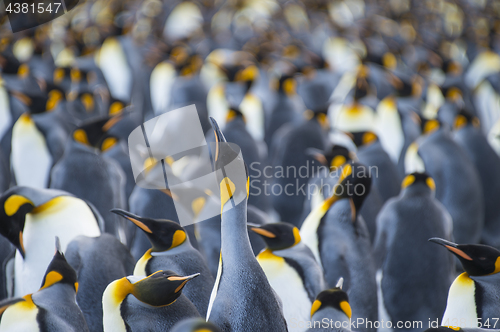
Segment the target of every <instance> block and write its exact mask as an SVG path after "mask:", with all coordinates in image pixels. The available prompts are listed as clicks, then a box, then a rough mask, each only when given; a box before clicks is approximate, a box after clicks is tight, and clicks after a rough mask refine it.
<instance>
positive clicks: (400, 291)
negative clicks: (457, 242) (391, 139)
mask: <svg viewBox="0 0 500 332" xmlns="http://www.w3.org/2000/svg"><path fill="white" fill-rule="evenodd" d="M434 190H435V184H434V182H433V180H432V178H430V177H428V176H427V175H426V174H422V173H413V174H410V175H408V176H407V177H406V178H405V180H404V181H403V191H402V193H401V194H400V196H398V197H395V198H393V199H391V200H389V201H388V202H387V204H386V205H384V207H383V208H382V210H381V211H380V214H379V215H378V217H377V236H376V242H375V246H374V256H375V259H376V260H377V265H378V266H377V268H378V272H377V276H378V277H379V279H380V277H381V280H379V279H377V282H378V285H377V286H378V288H379V292H380V294H381V295H382V296H381V298H382V304H383V308H384V309H385V311H386V312H387V314H388V316H389V317H388V318H389V319H390V320H391V321H392V322H393V326H394V325H395V322H397V321H428V320H429V319H431V320H432V321H434V320H436V319H437V318H440V317H442V314H443V312H444V309H445V307H446V297H447V289H448V288H449V286H450V284H451V280H452V275H453V274H452V273H453V270H454V264H453V261H452V260H450V257H447V256H446V255H442V254H441V255H438V254H439V253H436V252H435V248H432V247H430V246H429V245H428V243H427V239H428V238H429V237H431V236H433V234H441V235H440V236H441V237H443V238H446V239H450V238H451V237H452V230H453V223H452V220H451V216H450V215H449V213H448V212H447V211H446V209H445V208H444V207H443V206H442V204H441V203H439V202H438V201H437V200H436V199H435V198H434ZM406 262H410V263H409V264H407V263H406ZM418 262H421V263H418ZM424 267H425V268H424ZM429 297H432V298H433V301H431V302H428V301H427V298H429ZM380 312H382V310H381V308H379V313H380ZM380 315H381V314H380Z"/></svg>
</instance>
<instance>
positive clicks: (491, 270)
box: [429, 238, 500, 328]
mask: <svg viewBox="0 0 500 332" xmlns="http://www.w3.org/2000/svg"><path fill="white" fill-rule="evenodd" d="M429 241H432V242H434V243H437V244H440V245H442V246H444V247H445V248H446V249H448V250H449V251H450V252H451V253H452V254H454V255H455V256H456V257H458V259H459V261H460V263H461V264H462V268H463V269H464V271H465V272H464V273H462V274H460V275H459V276H458V277H457V278H456V279H455V281H453V283H452V284H451V286H450V290H449V293H448V303H447V305H446V310H445V312H444V315H443V319H442V320H441V322H440V324H441V325H444V326H460V327H479V323H481V326H482V327H491V328H494V327H495V325H496V322H497V321H498V305H497V304H498V297H499V296H500V287H499V286H498V285H499V278H500V273H498V272H500V267H499V264H498V262H499V261H500V260H499V258H500V251H499V250H497V249H495V248H493V247H490V246H486V245H481V244H455V243H453V242H450V241H446V240H444V239H440V238H431V239H429ZM485 324H488V325H485Z"/></svg>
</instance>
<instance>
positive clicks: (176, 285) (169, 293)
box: [130, 270, 200, 307]
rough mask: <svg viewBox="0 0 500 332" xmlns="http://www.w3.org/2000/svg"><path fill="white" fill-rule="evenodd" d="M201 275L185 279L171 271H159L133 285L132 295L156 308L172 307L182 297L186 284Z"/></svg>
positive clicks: (193, 275) (197, 274)
mask: <svg viewBox="0 0 500 332" xmlns="http://www.w3.org/2000/svg"><path fill="white" fill-rule="evenodd" d="M199 275H200V274H199V273H196V274H192V275H189V276H186V277H183V276H180V275H178V274H176V273H175V272H172V271H169V270H166V271H157V272H155V273H153V274H151V275H150V276H148V277H145V278H144V279H141V280H139V281H137V282H135V283H133V284H131V285H130V287H131V289H130V293H131V294H132V295H134V296H135V297H136V298H137V299H138V300H139V301H141V302H144V303H146V304H149V305H151V306H154V307H162V306H166V305H170V304H172V303H174V302H175V300H177V299H178V298H179V296H181V294H182V289H183V288H184V286H186V283H187V282H188V281H189V280H192V279H194V278H196V277H197V276H199Z"/></svg>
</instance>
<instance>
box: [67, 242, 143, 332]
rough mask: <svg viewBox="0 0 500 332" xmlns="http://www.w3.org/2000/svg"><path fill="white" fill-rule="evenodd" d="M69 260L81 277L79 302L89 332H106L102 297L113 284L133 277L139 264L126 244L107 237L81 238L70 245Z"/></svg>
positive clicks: (77, 295)
mask: <svg viewBox="0 0 500 332" xmlns="http://www.w3.org/2000/svg"><path fill="white" fill-rule="evenodd" d="M65 257H66V260H67V261H68V263H69V265H71V267H72V268H73V269H75V271H76V273H77V276H78V293H77V294H76V302H77V303H78V306H79V307H80V309H81V310H82V312H83V315H84V316H85V320H86V321H87V325H88V327H89V330H90V331H91V332H102V294H103V293H104V290H105V289H106V286H108V284H109V283H111V282H113V281H114V280H116V279H120V278H123V277H126V276H128V275H131V274H132V272H133V271H134V264H135V260H134V259H133V258H132V256H131V255H130V252H129V251H128V248H127V247H126V246H125V245H124V244H123V243H121V242H120V241H118V239H117V238H116V237H114V236H113V235H111V234H107V233H103V234H102V235H101V236H98V237H88V236H84V235H80V236H77V237H76V238H74V239H73V241H71V242H70V243H69V244H68V247H67V248H66V252H65ZM96 257H99V259H96Z"/></svg>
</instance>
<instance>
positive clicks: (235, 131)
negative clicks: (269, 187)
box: [224, 109, 270, 211]
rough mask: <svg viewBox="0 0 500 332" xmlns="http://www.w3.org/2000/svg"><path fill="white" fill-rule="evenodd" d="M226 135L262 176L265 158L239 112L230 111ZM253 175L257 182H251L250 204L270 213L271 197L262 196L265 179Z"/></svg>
mask: <svg viewBox="0 0 500 332" xmlns="http://www.w3.org/2000/svg"><path fill="white" fill-rule="evenodd" d="M224 133H225V134H224V135H225V137H226V139H227V140H228V142H230V143H234V144H236V145H238V147H239V148H240V149H241V153H242V155H243V158H244V159H245V160H246V163H248V165H251V168H250V169H251V170H257V171H256V172H257V174H262V171H263V169H264V167H265V166H266V163H265V161H264V158H262V156H261V153H260V151H259V147H258V144H257V142H256V140H254V139H253V137H252V135H251V134H250V133H249V132H248V130H247V128H246V120H245V117H244V115H243V114H242V113H241V112H240V111H239V110H237V109H231V110H229V113H228V119H227V121H226V126H225V127H224ZM252 173H254V172H251V174H250V176H251V180H257V181H252V182H251V184H252V185H251V187H250V198H249V201H248V203H249V204H252V205H254V206H255V207H257V208H259V209H261V210H262V211H268V210H269V208H270V202H269V196H268V195H265V194H262V192H263V190H264V188H263V184H264V181H265V179H264V177H262V176H261V177H260V178H258V177H257V176H256V175H257V174H255V176H254V174H252ZM259 193H260V194H259Z"/></svg>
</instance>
